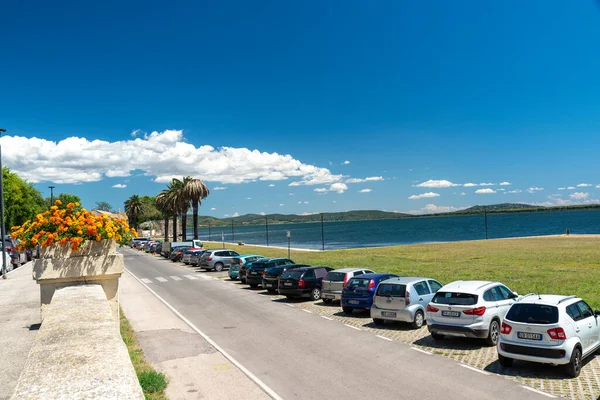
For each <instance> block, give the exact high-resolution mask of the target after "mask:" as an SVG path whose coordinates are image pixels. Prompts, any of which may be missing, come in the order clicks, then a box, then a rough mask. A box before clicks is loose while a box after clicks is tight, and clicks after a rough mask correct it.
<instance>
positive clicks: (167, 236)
mask: <svg viewBox="0 0 600 400" xmlns="http://www.w3.org/2000/svg"><path fill="white" fill-rule="evenodd" d="M164 231H165V242H168V241H169V216H168V215H167V214H165V226H164Z"/></svg>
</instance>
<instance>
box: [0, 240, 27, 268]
mask: <svg viewBox="0 0 600 400" xmlns="http://www.w3.org/2000/svg"><path fill="white" fill-rule="evenodd" d="M17 246H18V242H17V241H16V240H15V239H13V238H12V236H10V235H6V236H4V250H5V251H6V252H8V254H10V263H11V264H12V266H13V268H19V267H20V266H21V264H25V263H26V262H27V253H26V252H25V251H24V250H19V249H18V248H17ZM0 251H1V249H0ZM0 255H1V254H0ZM0 262H2V261H1V260H0ZM1 267H2V266H1V265H0V268H1Z"/></svg>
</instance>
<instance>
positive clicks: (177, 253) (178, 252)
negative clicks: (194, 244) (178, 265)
mask: <svg viewBox="0 0 600 400" xmlns="http://www.w3.org/2000/svg"><path fill="white" fill-rule="evenodd" d="M189 249H191V247H189V246H179V247H173V248H172V249H171V256H170V257H169V259H170V260H171V261H173V262H177V261H181V260H182V259H183V254H184V252H185V251H187V250H189Z"/></svg>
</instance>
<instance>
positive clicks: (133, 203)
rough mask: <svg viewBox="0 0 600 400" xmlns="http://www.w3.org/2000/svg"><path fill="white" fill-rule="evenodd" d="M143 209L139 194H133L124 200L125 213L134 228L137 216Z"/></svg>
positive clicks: (136, 224) (136, 223)
mask: <svg viewBox="0 0 600 400" xmlns="http://www.w3.org/2000/svg"><path fill="white" fill-rule="evenodd" d="M143 211H144V203H143V202H142V200H141V198H140V196H139V195H137V194H134V195H132V196H131V197H130V198H128V199H127V200H125V213H126V214H127V218H129V221H130V222H131V225H132V226H133V227H134V228H137V226H138V221H139V216H140V215H141V214H142V212H143Z"/></svg>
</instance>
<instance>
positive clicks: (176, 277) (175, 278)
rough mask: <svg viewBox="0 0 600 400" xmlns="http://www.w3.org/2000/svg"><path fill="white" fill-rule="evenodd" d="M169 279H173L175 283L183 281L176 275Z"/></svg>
mask: <svg viewBox="0 0 600 400" xmlns="http://www.w3.org/2000/svg"><path fill="white" fill-rule="evenodd" d="M169 278H171V279H173V280H174V281H182V280H183V279H181V278H180V277H178V276H175V275H171V276H170V277H169Z"/></svg>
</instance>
